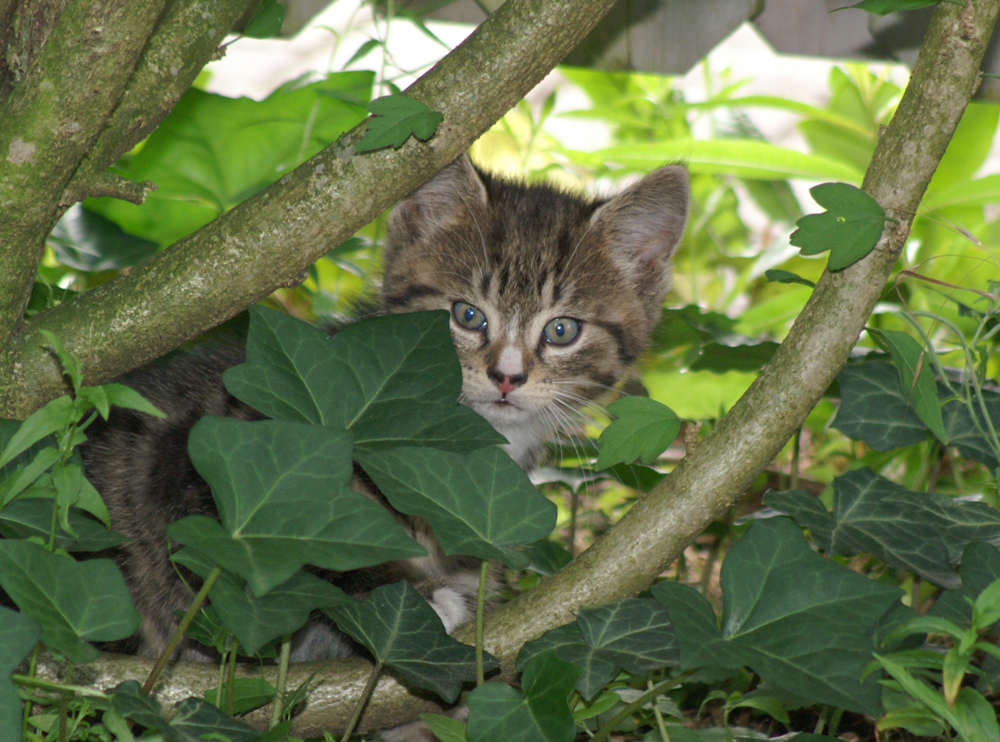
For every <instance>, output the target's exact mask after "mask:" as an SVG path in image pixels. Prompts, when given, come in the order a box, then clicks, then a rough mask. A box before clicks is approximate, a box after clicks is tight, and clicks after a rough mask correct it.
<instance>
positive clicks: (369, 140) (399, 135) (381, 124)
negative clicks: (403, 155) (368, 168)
mask: <svg viewBox="0 0 1000 742" xmlns="http://www.w3.org/2000/svg"><path fill="white" fill-rule="evenodd" d="M368 110H369V111H370V112H371V113H372V115H373V116H374V118H372V119H370V120H369V121H368V129H367V130H366V131H365V134H364V136H363V137H361V141H360V142H358V144H357V145H356V146H355V147H354V151H355V152H371V151H372V150H376V149H382V148H383V147H394V148H396V149H399V148H400V147H402V146H403V142H405V141H406V140H407V139H409V138H410V136H411V135H412V136H415V137H416V138H417V139H420V140H421V141H426V140H428V139H430V138H431V137H432V136H434V132H435V131H437V128H438V125H439V124H440V123H441V122H442V121H444V116H443V115H442V114H440V113H438V112H437V111H432V110H431V109H430V108H428V107H427V105H426V104H424V103H421V102H420V101H418V100H416V99H415V98H410V97H408V96H406V95H389V96H386V97H384V98H377V99H376V100H373V101H372V102H371V103H369V104H368Z"/></svg>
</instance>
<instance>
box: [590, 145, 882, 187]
mask: <svg viewBox="0 0 1000 742" xmlns="http://www.w3.org/2000/svg"><path fill="white" fill-rule="evenodd" d="M582 157H584V158H586V159H591V160H595V161H598V162H614V163H619V164H622V165H625V166H626V167H627V168H629V169H633V170H643V171H647V172H648V171H649V170H652V169H654V168H657V167H660V166H661V165H663V163H664V162H683V163H684V164H685V165H686V166H687V168H688V170H690V171H691V173H693V174H702V173H706V174H711V175H714V174H728V175H730V176H734V177H737V178H750V179H756V180H784V179H786V178H807V179H810V180H824V179H836V180H844V181H853V182H855V183H860V182H861V178H862V176H863V175H864V173H862V172H861V171H859V170H856V169H855V168H853V167H850V166H849V165H845V164H844V163H843V161H842V160H835V159H833V158H828V157H821V156H817V155H807V154H804V153H802V152H797V151H796V150H792V149H786V148H784V147H778V146H775V145H773V144H768V143H767V142H762V141H759V140H756V139H712V140H698V139H683V138H677V139H670V140H664V141H660V142H655V143H646V142H643V143H639V144H621V145H616V146H614V147H608V148H606V149H603V150H598V151H597V152H594V153H593V154H592V155H582Z"/></svg>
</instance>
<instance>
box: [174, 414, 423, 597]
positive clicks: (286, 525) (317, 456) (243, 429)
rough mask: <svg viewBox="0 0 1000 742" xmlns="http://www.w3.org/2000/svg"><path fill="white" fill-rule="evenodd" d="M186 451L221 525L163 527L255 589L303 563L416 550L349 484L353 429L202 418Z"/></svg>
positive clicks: (329, 563)
mask: <svg viewBox="0 0 1000 742" xmlns="http://www.w3.org/2000/svg"><path fill="white" fill-rule="evenodd" d="M188 452H189V454H190V456H191V461H192V463H193V464H194V466H195V468H196V469H197V470H198V473H199V474H201V475H202V477H204V478H205V481H207V482H208V484H209V485H210V486H211V488H212V494H213V496H214V497H215V502H216V505H217V506H218V511H219V518H220V521H221V525H220V524H219V523H217V522H215V521H214V520H212V519H211V518H207V517H205V516H199V515H193V516H187V517H186V518H182V519H181V520H179V521H176V522H175V523H173V524H171V525H170V526H169V527H168V528H167V535H168V536H170V538H172V539H174V540H176V541H179V542H180V543H182V544H186V545H188V546H192V547H194V548H195V549H197V550H198V551H200V552H202V553H203V554H204V555H206V556H209V557H210V558H212V559H214V560H215V561H216V562H217V563H218V564H219V565H221V566H223V567H225V568H226V569H228V570H230V571H231V572H235V573H236V574H238V575H240V576H241V577H243V579H245V580H246V581H247V582H248V583H249V584H250V587H251V589H252V590H253V592H254V594H255V595H257V596H260V595H263V594H265V593H267V592H268V591H269V590H271V589H273V588H275V587H277V586H278V585H280V584H281V583H283V582H285V581H286V580H288V579H289V578H290V577H291V576H292V575H293V574H294V573H295V572H297V571H298V570H299V568H300V567H302V565H304V564H314V565H316V566H318V567H324V568H326V569H333V570H337V571H346V570H350V569H358V568H360V567H367V566H371V565H373V564H378V563H380V562H385V561H390V560H394V559H406V558H408V557H415V556H421V555H423V554H424V550H423V549H422V548H421V547H419V546H417V545H416V544H415V543H414V542H413V541H411V540H410V539H409V538H408V537H407V536H406V534H405V532H404V531H403V529H402V527H401V526H400V525H399V524H398V523H396V521H395V520H394V519H393V518H392V516H391V515H390V514H389V512H388V511H387V510H386V509H385V508H383V507H381V506H380V505H378V504H376V503H375V502H374V501H372V500H371V499H369V498H367V497H365V496H364V495H361V494H359V493H357V492H355V491H354V490H352V489H350V486H349V483H350V480H351V474H352V471H353V467H352V463H351V442H350V436H349V435H348V434H347V433H344V432H343V431H338V430H332V429H329V428H323V427H319V426H315V425H302V424H301V423H292V422H288V421H287V420H261V421H258V422H246V421H243V420H234V419H230V418H221V417H204V418H202V419H201V420H199V421H198V423H197V424H195V426H194V427H193V428H192V429H191V434H190V436H189V439H188Z"/></svg>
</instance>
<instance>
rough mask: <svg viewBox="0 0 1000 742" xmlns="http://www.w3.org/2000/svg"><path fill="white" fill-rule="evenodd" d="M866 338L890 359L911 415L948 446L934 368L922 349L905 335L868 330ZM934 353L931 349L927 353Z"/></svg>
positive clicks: (903, 333)
mask: <svg viewBox="0 0 1000 742" xmlns="http://www.w3.org/2000/svg"><path fill="white" fill-rule="evenodd" d="M868 334H869V335H871V336H872V337H873V339H875V340H876V341H877V342H879V343H880V344H881V345H883V346H884V347H885V348H886V349H887V350H888V351H889V355H891V356H892V360H893V363H894V364H895V366H896V371H897V372H898V373H899V382H900V386H901V388H902V390H903V392H904V393H905V394H906V397H907V399H908V400H909V402H910V404H911V405H913V411H914V412H916V413H917V416H918V417H919V418H920V419H921V420H922V421H923V423H924V425H926V426H927V428H928V430H930V431H931V432H932V433H933V434H934V435H935V436H937V439H938V440H939V441H941V442H942V443H944V444H945V445H947V444H948V433H947V432H946V431H945V429H944V421H943V420H942V419H941V400H940V399H938V394H937V385H936V384H935V383H934V371H933V365H932V364H931V362H930V361H929V360H928V359H927V358H926V356H925V352H924V351H925V348H924V346H923V345H921V344H920V343H918V342H917V341H916V340H914V339H913V338H912V337H910V336H909V335H907V334H906V333H905V332H898V331H896V330H876V329H873V328H868ZM930 352H931V353H933V352H934V351H933V349H932V350H931V351H930Z"/></svg>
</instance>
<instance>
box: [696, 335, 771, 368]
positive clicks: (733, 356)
mask: <svg viewBox="0 0 1000 742" xmlns="http://www.w3.org/2000/svg"><path fill="white" fill-rule="evenodd" d="M779 345H780V343H775V342H772V341H770V340H765V341H764V342H762V343H747V344H745V345H724V344H722V343H706V344H705V345H703V346H702V347H701V351H700V352H699V354H698V359H697V360H696V361H695V362H694V363H692V364H691V370H692V371H711V372H713V373H716V374H724V373H726V372H727V371H742V372H749V371H759V370H760V369H762V368H763V367H764V366H766V365H767V364H768V363H769V362H770V360H771V359H772V358H773V357H774V354H775V353H776V352H777V350H778V347H779Z"/></svg>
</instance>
